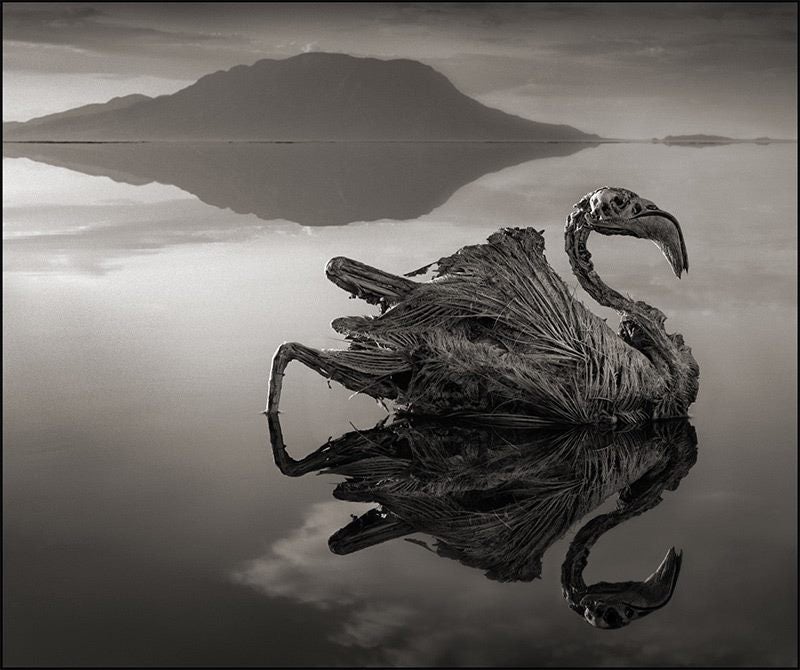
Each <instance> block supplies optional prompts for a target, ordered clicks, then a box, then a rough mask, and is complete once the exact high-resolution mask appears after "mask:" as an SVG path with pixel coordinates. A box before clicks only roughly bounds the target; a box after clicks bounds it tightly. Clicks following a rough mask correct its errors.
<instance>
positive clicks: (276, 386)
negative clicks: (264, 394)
mask: <svg viewBox="0 0 800 670" xmlns="http://www.w3.org/2000/svg"><path fill="white" fill-rule="evenodd" d="M291 361H300V362H301V363H302V364H303V365H305V366H306V367H309V368H311V369H312V370H315V371H316V372H318V373H319V374H321V375H323V376H324V377H327V378H328V379H332V380H333V381H335V382H338V383H340V384H341V385H342V386H344V387H346V388H348V389H350V390H351V391H356V392H357V393H366V394H367V395H371V396H373V397H376V398H395V397H396V396H397V387H396V385H395V384H394V383H393V381H392V377H393V376H394V375H397V374H399V373H403V372H407V371H408V365H407V364H406V363H405V362H404V360H403V359H402V357H401V356H400V355H399V354H396V353H393V352H390V351H382V350H378V349H368V350H361V351H349V350H345V351H337V350H327V351H318V350H317V349H312V348H311V347H307V346H305V345H304V344H299V343H297V342H284V343H283V344H282V345H281V346H280V347H278V351H276V352H275V356H274V357H273V358H272V372H271V375H270V380H269V397H268V400H267V413H268V414H276V413H277V412H278V406H279V404H280V400H281V387H282V386H283V377H284V375H285V370H286V366H287V365H289V363H290V362H291Z"/></svg>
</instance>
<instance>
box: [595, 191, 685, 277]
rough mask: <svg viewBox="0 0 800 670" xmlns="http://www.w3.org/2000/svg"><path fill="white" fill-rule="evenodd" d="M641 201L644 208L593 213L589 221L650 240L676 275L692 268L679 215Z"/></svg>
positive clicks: (603, 229)
mask: <svg viewBox="0 0 800 670" xmlns="http://www.w3.org/2000/svg"><path fill="white" fill-rule="evenodd" d="M638 202H639V203H640V207H641V211H640V212H639V213H637V214H634V215H633V216H624V215H622V216H620V215H618V216H609V217H602V218H595V217H590V218H588V219H587V224H588V226H589V228H590V229H591V230H596V231H597V232H598V233H600V234H601V235H630V236H632V237H638V238H640V239H645V240H651V241H652V242H654V243H655V245H656V246H657V247H658V248H659V249H661V253H663V254H664V256H665V257H666V259H667V260H668V261H669V264H670V267H672V271H673V272H674V273H675V276H676V277H678V278H680V276H681V274H682V273H683V272H687V271H688V270H689V257H688V255H687V253H686V243H685V242H684V241H683V231H682V230H681V226H680V224H679V223H678V219H676V218H675V217H674V216H673V215H672V214H670V213H669V212H665V211H664V210H663V209H658V208H657V207H656V206H655V205H654V204H653V203H652V202H650V201H649V200H644V199H643V198H640V199H639V200H638Z"/></svg>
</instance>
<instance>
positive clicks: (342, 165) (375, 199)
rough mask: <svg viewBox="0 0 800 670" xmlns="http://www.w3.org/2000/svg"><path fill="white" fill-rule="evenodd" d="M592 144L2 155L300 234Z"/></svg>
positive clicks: (30, 146)
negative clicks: (157, 189)
mask: <svg viewBox="0 0 800 670" xmlns="http://www.w3.org/2000/svg"><path fill="white" fill-rule="evenodd" d="M590 146H596V145H594V144H581V143H569V142H555V143H486V142H484V143H481V142H474V143H469V142H467V143H464V142H458V143H455V142H449V143H448V142H429V143H403V142H399V143H369V142H361V143H359V142H348V143H224V142H209V143H138V144H119V143H118V144H114V143H100V144H41V143H6V144H4V145H3V156H4V157H7V158H20V157H22V158H29V159H31V160H34V161H37V162H40V163H46V164H48V165H54V166H57V167H65V168H68V169H70V170H74V171H76V172H82V173H84V174H88V175H93V176H104V177H109V178H110V179H113V180H114V181H117V182H122V183H126V184H133V185H144V184H148V183H151V182H159V183H162V184H169V185H174V186H177V187H178V188H181V189H183V190H184V191H187V192H189V193H191V194H193V195H195V196H196V197H197V198H198V199H200V200H201V201H202V202H204V203H206V204H209V205H212V206H214V207H219V208H227V209H231V210H233V211H234V212H236V213H238V214H255V215H256V216H257V217H259V218H261V219H264V220H273V219H285V220H288V221H293V222H296V223H300V224H302V225H306V226H336V225H343V224H347V223H351V222H353V221H375V220H378V219H394V220H400V221H404V220H408V219H415V218H418V217H420V216H422V215H424V214H427V213H428V212H430V211H432V210H433V209H434V208H436V207H438V206H439V205H441V204H443V203H445V202H446V201H447V200H448V199H449V198H450V197H451V196H452V195H453V193H455V192H456V191H457V190H458V189H460V188H461V187H462V186H464V185H466V184H468V183H470V182H472V181H474V180H476V179H478V178H479V177H481V176H482V175H484V174H487V173H489V172H496V171H497V170H501V169H503V168H506V167H510V166H512V165H517V164H519V163H523V162H527V161H531V160H535V159H539V158H550V157H554V156H567V155H570V154H573V153H575V152H577V151H580V150H581V149H584V148H587V147H590Z"/></svg>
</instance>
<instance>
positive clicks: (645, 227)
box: [632, 209, 689, 278]
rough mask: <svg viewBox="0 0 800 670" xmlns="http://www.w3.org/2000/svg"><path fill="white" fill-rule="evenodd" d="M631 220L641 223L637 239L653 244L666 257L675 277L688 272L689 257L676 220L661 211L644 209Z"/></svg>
mask: <svg viewBox="0 0 800 670" xmlns="http://www.w3.org/2000/svg"><path fill="white" fill-rule="evenodd" d="M632 218H633V219H634V220H637V221H641V231H640V233H639V234H637V237H644V238H646V239H649V240H652V241H653V242H655V244H656V246H657V247H658V248H659V249H661V252H662V253H663V254H664V256H666V258H667V260H668V261H669V264H670V265H671V266H672V271H673V272H674V273H675V276H676V277H678V278H680V276H681V273H682V272H684V271H687V272H688V270H689V257H688V256H687V254H686V243H685V242H684V241H683V231H682V230H681V226H680V224H679V223H678V219H676V218H675V217H674V216H673V215H672V214H670V213H669V212H665V211H664V210H661V209H646V210H644V211H643V212H640V213H639V214H637V215H636V216H634V217H632Z"/></svg>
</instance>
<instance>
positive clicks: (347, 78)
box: [3, 53, 597, 141]
mask: <svg viewBox="0 0 800 670" xmlns="http://www.w3.org/2000/svg"><path fill="white" fill-rule="evenodd" d="M3 139H4V140H6V141H9V140H11V141H14V140H17V141H18V140H27V141H119V140H126V141H141V140H148V141H169V140H239V141H248V140H250V141H254V140H262V141H278V140H294V141H309V140H313V141H326V140H336V141H342V140H373V141H396V140H413V141H430V140H448V141H465V140H467V141H475V140H478V141H489V140H491V141H547V140H584V141H587V140H588V141H591V140H593V139H597V136H596V135H588V134H586V133H584V132H582V131H580V130H577V129H575V128H572V127H570V126H566V125H557V124H549V123H537V122H534V121H530V120H528V119H523V118H521V117H518V116H513V115H511V114H506V113H505V112H502V111H500V110H497V109H493V108H490V107H486V106H485V105H483V104H481V103H480V102H478V101H477V100H474V99H473V98H470V97H469V96H466V95H464V94H463V93H461V92H460V91H459V90H458V89H457V88H456V87H455V86H453V84H452V83H451V82H450V80H448V79H447V77H445V76H444V75H442V74H441V73H439V72H437V71H436V70H434V69H433V68H432V67H430V66H428V65H425V64H423V63H420V62H417V61H414V60H407V59H396V60H378V59H376V58H356V57H353V56H348V55H345V54H332V53H307V54H300V55H297V56H293V57H291V58H286V59H283V60H272V59H264V60H260V61H258V62H256V63H254V64H253V65H237V66H236V67H233V68H231V69H230V70H225V71H219V72H214V73H213V74H209V75H206V76H204V77H201V78H200V79H199V80H198V81H196V82H195V83H194V84H192V85H191V86H188V87H186V88H184V89H182V90H180V91H178V92H176V93H173V94H171V95H162V96H159V97H156V98H149V97H147V96H126V97H125V98H115V99H114V100H111V101H109V102H108V103H105V104H103V105H87V106H85V107H80V108H77V109H73V110H68V111H66V112H62V113H60V114H51V115H48V116H47V117H42V118H39V119H32V120H31V121H28V122H25V123H18V122H13V123H7V124H3Z"/></svg>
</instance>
